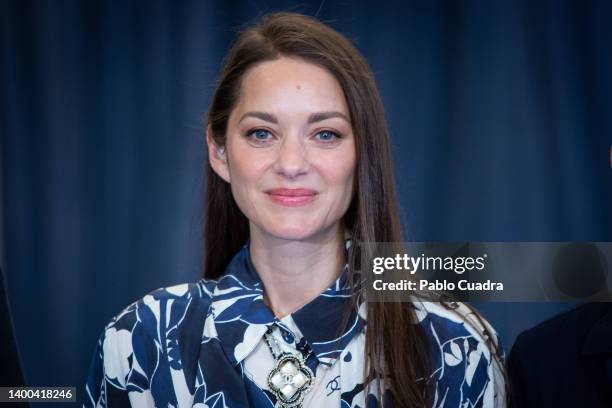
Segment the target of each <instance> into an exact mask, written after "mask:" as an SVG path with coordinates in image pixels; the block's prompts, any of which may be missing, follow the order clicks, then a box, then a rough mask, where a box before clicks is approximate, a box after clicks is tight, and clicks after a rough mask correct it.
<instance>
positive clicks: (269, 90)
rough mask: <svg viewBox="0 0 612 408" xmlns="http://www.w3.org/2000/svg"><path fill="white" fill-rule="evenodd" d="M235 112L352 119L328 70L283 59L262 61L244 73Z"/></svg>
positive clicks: (340, 91)
mask: <svg viewBox="0 0 612 408" xmlns="http://www.w3.org/2000/svg"><path fill="white" fill-rule="evenodd" d="M236 108H237V109H236V110H241V109H252V108H257V109H260V110H263V109H267V110H281V111H282V110H288V109H295V110H302V111H307V112H308V113H311V112H315V111H323V110H337V111H340V112H342V113H345V114H346V115H347V116H349V113H348V107H347V104H346V100H345V97H344V92H343V91H342V88H341V86H340V84H339V83H338V81H337V80H336V78H335V77H334V76H333V75H332V74H331V73H330V72H329V71H327V70H326V69H324V68H321V67H319V66H317V65H315V64H312V63H310V62H307V61H304V60H301V59H296V58H288V57H281V58H279V59H276V60H273V61H266V62H262V63H260V64H258V65H256V66H255V67H253V68H251V69H250V70H249V71H247V73H246V74H245V76H244V78H243V80H242V85H241V89H240V100H239V103H238V105H237V106H236Z"/></svg>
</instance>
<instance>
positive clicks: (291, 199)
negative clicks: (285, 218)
mask: <svg viewBox="0 0 612 408" xmlns="http://www.w3.org/2000/svg"><path fill="white" fill-rule="evenodd" d="M266 194H268V196H269V197H270V198H271V199H272V201H273V202H275V203H277V204H280V205H282V206H285V207H297V206H302V205H306V204H309V203H311V202H312V201H314V200H315V198H316V196H317V192H316V191H315V190H311V189H309V188H274V189H271V190H268V191H266Z"/></svg>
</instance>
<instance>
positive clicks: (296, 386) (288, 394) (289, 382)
mask: <svg viewBox="0 0 612 408" xmlns="http://www.w3.org/2000/svg"><path fill="white" fill-rule="evenodd" d="M264 339H265V340H266V343H267V344H268V348H269V349H270V352H271V353H272V356H273V357H274V360H276V363H275V364H274V367H273V368H272V371H270V373H269V374H268V387H269V388H270V390H271V391H272V392H273V393H274V395H276V405H275V407H276V408H302V401H304V396H305V395H306V393H307V392H308V391H310V389H311V388H312V385H313V382H314V381H313V378H314V374H313V373H312V370H311V369H310V368H309V367H308V366H307V365H306V359H308V357H309V356H310V353H311V352H312V350H309V351H308V353H306V356H304V355H303V354H302V353H301V352H298V353H297V354H294V353H290V352H286V351H281V348H280V345H279V344H278V341H277V340H276V339H275V338H274V336H272V327H270V328H268V330H267V331H266V333H265V334H264Z"/></svg>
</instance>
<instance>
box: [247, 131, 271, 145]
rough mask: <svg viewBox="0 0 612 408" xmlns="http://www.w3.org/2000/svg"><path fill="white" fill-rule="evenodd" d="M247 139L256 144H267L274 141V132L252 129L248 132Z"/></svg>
mask: <svg viewBox="0 0 612 408" xmlns="http://www.w3.org/2000/svg"><path fill="white" fill-rule="evenodd" d="M246 137H247V139H248V140H249V141H250V142H253V143H254V144H265V143H268V142H269V141H270V140H272V132H270V131H269V130H266V129H252V130H249V131H248V132H247V134H246Z"/></svg>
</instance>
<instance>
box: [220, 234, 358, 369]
mask: <svg viewBox="0 0 612 408" xmlns="http://www.w3.org/2000/svg"><path fill="white" fill-rule="evenodd" d="M346 250H347V259H348V252H349V251H350V250H351V241H350V240H347V242H346ZM348 274H349V268H348V265H345V267H344V269H343V271H342V273H341V274H340V276H339V277H338V278H337V279H336V281H335V282H334V283H332V285H330V286H329V287H328V288H327V289H326V290H325V291H324V292H323V293H321V294H320V295H319V296H317V297H316V298H315V299H313V300H312V301H310V302H309V303H307V304H306V305H304V306H302V307H301V308H300V309H299V310H297V311H296V312H294V313H292V314H291V315H290V317H291V318H292V319H293V323H295V325H296V326H297V328H298V329H299V331H300V332H301V335H302V336H303V337H304V339H305V340H306V342H307V344H308V345H309V346H310V348H311V349H312V352H313V353H314V354H315V356H316V357H317V359H318V361H319V363H322V364H324V365H328V366H331V365H332V364H333V363H334V362H335V361H336V359H337V358H338V356H339V355H340V353H341V352H342V350H343V349H344V348H345V347H346V345H347V344H348V343H349V342H350V341H351V340H352V338H353V337H354V336H355V335H356V334H357V333H359V332H360V331H361V330H362V329H363V327H364V325H365V322H364V320H363V319H362V317H361V316H360V315H359V313H357V308H355V310H351V313H350V315H349V318H348V320H347V322H348V324H347V325H346V326H345V327H346V329H345V330H344V331H343V332H342V333H339V329H340V326H341V325H342V323H343V322H344V318H345V314H346V310H347V308H348V307H349V304H350V302H351V293H352V290H351V287H350V286H349V285H348V277H349V276H348ZM356 281H357V279H356ZM212 314H213V319H214V322H215V328H216V331H217V334H218V337H219V340H220V342H221V347H222V348H223V351H224V352H225V354H226V355H227V357H228V359H229V360H230V361H231V363H232V364H233V365H236V364H238V363H240V362H241V361H242V360H243V359H244V358H246V357H247V356H248V355H249V354H250V353H251V352H252V351H253V350H254V349H255V347H256V346H257V344H258V343H259V341H262V337H263V335H264V333H265V331H266V330H267V328H268V326H270V325H273V324H276V325H279V326H281V327H283V328H285V329H288V327H287V325H285V324H284V323H283V322H282V321H281V320H279V319H278V318H276V316H274V313H273V312H272V310H270V308H269V307H268V306H267V305H266V304H265V303H264V302H263V284H262V282H261V279H260V278H259V275H258V274H257V271H256V270H255V267H254V265H253V262H252V260H251V256H250V252H249V242H248V241H247V243H245V245H244V246H243V247H242V248H241V249H240V250H239V251H238V252H237V253H236V255H234V257H233V258H232V260H231V261H230V263H229V265H228V266H227V268H226V271H225V273H224V274H223V276H221V278H220V279H219V281H218V282H217V285H216V287H215V289H214V292H213V295H212ZM282 320H283V321H286V320H287V316H285V317H284V318H283V319H282ZM288 330H290V329H288Z"/></svg>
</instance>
